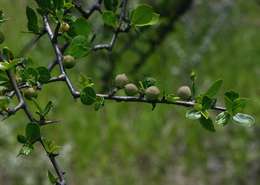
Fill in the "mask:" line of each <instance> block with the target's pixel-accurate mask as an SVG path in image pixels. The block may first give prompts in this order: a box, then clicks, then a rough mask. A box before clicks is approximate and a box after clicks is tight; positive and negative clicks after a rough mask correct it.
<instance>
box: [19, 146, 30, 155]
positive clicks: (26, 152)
mask: <svg viewBox="0 0 260 185" xmlns="http://www.w3.org/2000/svg"><path fill="white" fill-rule="evenodd" d="M32 151H33V146H32V145H30V144H25V145H23V146H22V148H21V149H20V151H19V154H18V156H20V155H24V156H28V155H30V154H31V153H32Z"/></svg>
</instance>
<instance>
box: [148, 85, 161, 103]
mask: <svg viewBox="0 0 260 185" xmlns="http://www.w3.org/2000/svg"><path fill="white" fill-rule="evenodd" d="M159 95H160V90H159V89H158V87H156V86H151V87H148V88H147V89H146V90H145V96H146V98H147V100H149V101H155V100H157V99H158V98H159Z"/></svg>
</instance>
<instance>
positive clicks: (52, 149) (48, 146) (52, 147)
mask: <svg viewBox="0 0 260 185" xmlns="http://www.w3.org/2000/svg"><path fill="white" fill-rule="evenodd" d="M42 142H43V145H44V148H45V150H46V152H47V153H48V154H52V155H58V154H59V151H60V148H61V147H60V146H58V145H56V144H55V142H54V141H52V140H48V139H46V138H42Z"/></svg>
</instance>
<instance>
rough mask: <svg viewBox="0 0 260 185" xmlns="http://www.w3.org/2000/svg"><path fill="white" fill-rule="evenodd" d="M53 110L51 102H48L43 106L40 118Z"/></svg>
mask: <svg viewBox="0 0 260 185" xmlns="http://www.w3.org/2000/svg"><path fill="white" fill-rule="evenodd" d="M52 108H53V103H52V101H49V102H48V103H47V105H46V106H45V108H44V110H43V111H42V112H41V114H42V116H43V117H45V116H46V115H47V114H48V113H49V112H50V111H51V109H52Z"/></svg>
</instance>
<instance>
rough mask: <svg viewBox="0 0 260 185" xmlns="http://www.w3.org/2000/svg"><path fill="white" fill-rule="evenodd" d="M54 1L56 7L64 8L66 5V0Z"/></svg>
mask: <svg viewBox="0 0 260 185" xmlns="http://www.w3.org/2000/svg"><path fill="white" fill-rule="evenodd" d="M53 3H54V7H55V8H56V9H62V8H63V7H64V0H53Z"/></svg>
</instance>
